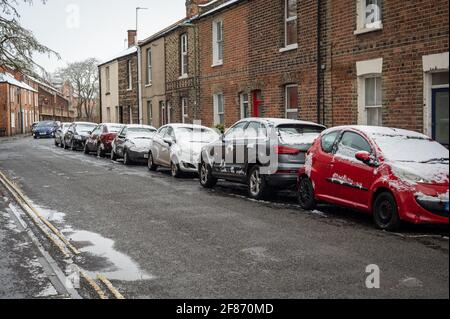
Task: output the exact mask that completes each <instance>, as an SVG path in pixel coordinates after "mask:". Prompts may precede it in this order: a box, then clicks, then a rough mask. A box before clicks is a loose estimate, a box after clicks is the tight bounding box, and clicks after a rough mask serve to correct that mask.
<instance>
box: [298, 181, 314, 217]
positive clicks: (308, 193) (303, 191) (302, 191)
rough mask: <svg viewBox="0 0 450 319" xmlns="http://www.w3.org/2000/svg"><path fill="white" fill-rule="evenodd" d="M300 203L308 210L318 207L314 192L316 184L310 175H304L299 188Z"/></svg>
mask: <svg viewBox="0 0 450 319" xmlns="http://www.w3.org/2000/svg"><path fill="white" fill-rule="evenodd" d="M298 203H299V204H300V207H301V208H303V209H306V210H314V209H315V208H316V205H317V203H316V199H315V194H314V186H313V184H312V183H311V180H310V179H309V178H308V177H302V178H301V180H300V183H299V188H298Z"/></svg>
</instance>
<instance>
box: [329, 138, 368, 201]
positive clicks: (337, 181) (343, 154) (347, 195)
mask: <svg viewBox="0 0 450 319" xmlns="http://www.w3.org/2000/svg"><path fill="white" fill-rule="evenodd" d="M361 151H364V152H368V153H371V154H375V153H374V150H373V147H372V145H371V143H370V142H369V141H368V140H367V139H366V138H365V137H363V136H362V135H361V134H359V133H357V132H354V131H345V132H344V133H343V134H342V137H341V139H340V141H339V143H338V145H337V148H336V153H335V160H334V164H333V167H332V173H333V175H332V176H331V179H330V182H331V183H332V184H334V185H337V188H338V194H339V197H340V201H341V202H342V204H344V205H347V206H350V207H353V208H356V209H368V207H369V206H370V205H369V200H370V192H369V190H370V188H371V185H372V183H373V180H374V178H375V173H374V171H375V169H376V168H375V167H374V166H370V165H368V164H365V163H362V162H360V161H358V160H357V159H356V157H355V156H356V153H358V152H361Z"/></svg>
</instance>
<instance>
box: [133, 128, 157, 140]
mask: <svg viewBox="0 0 450 319" xmlns="http://www.w3.org/2000/svg"><path fill="white" fill-rule="evenodd" d="M154 134H155V130H154V129H151V128H146V127H132V128H128V136H129V137H131V138H152V137H153V135H154Z"/></svg>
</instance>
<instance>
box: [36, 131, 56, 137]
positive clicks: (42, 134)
mask: <svg viewBox="0 0 450 319" xmlns="http://www.w3.org/2000/svg"><path fill="white" fill-rule="evenodd" d="M33 135H34V137H44V138H45V137H48V138H50V137H55V133H47V132H34V134H33Z"/></svg>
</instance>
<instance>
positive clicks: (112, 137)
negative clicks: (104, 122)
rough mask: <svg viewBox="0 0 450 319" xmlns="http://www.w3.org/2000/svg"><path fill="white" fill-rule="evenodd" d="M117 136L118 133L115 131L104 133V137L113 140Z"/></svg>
mask: <svg viewBox="0 0 450 319" xmlns="http://www.w3.org/2000/svg"><path fill="white" fill-rule="evenodd" d="M115 138H116V134H113V133H107V134H103V135H102V139H104V140H107V141H112V140H114V139H115Z"/></svg>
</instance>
